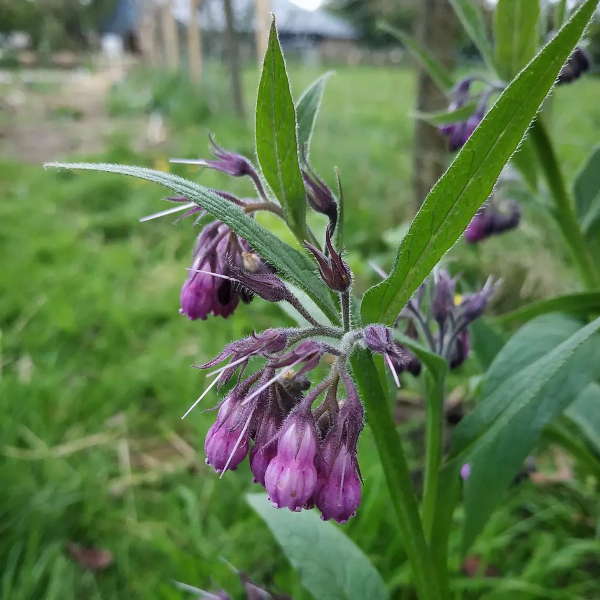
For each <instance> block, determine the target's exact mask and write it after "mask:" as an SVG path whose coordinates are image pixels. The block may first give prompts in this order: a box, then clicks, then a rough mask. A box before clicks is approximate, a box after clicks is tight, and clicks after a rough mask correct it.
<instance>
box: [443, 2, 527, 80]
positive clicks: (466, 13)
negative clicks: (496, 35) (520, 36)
mask: <svg viewBox="0 0 600 600" xmlns="http://www.w3.org/2000/svg"><path fill="white" fill-rule="evenodd" d="M526 1H527V2H529V1H530V0H526ZM531 1H533V0H531ZM450 4H451V5H452V8H453V9H454V12H455V13H456V16H457V17H458V20H459V21H460V22H461V24H462V26H463V28H464V30H465V31H466V32H467V34H468V36H469V37H470V38H471V40H473V43H474V44H475V45H476V46H477V48H478V49H479V52H480V53H481V56H482V57H483V60H484V61H485V62H486V64H487V66H488V67H489V68H490V69H492V70H494V57H493V53H492V46H491V44H490V40H489V38H488V34H487V30H486V26H485V21H484V20H483V14H482V13H481V10H480V8H479V7H478V6H476V5H475V3H474V2H472V1H471V0H450Z"/></svg>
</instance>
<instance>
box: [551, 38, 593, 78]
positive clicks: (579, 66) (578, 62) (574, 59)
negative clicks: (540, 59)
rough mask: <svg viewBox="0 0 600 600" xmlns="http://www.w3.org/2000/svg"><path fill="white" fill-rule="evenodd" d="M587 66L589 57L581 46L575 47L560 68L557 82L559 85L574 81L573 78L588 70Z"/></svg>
mask: <svg viewBox="0 0 600 600" xmlns="http://www.w3.org/2000/svg"><path fill="white" fill-rule="evenodd" d="M589 68H590V59H589V57H588V55H587V52H586V51H585V50H584V49H583V48H580V47H577V48H575V50H573V52H572V54H571V56H569V58H568V59H567V62H566V63H565V64H564V66H563V68H562V69H561V70H560V73H559V74H558V80H557V83H558V84H559V85H560V84H564V83H571V82H572V81H575V79H579V77H581V75H582V74H583V73H585V72H586V71H588V70H589Z"/></svg>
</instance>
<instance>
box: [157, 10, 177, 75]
mask: <svg viewBox="0 0 600 600" xmlns="http://www.w3.org/2000/svg"><path fill="white" fill-rule="evenodd" d="M161 13H162V36H163V44H164V49H165V59H166V63H167V68H168V69H170V70H172V71H176V70H177V69H178V68H179V36H178V31H177V23H176V22H175V17H174V16H173V2H172V0H167V2H165V3H164V4H163V7H162V11H161Z"/></svg>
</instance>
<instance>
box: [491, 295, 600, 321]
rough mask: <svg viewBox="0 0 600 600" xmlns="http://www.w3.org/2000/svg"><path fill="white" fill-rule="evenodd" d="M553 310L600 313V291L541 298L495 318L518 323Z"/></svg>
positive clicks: (582, 313)
mask: <svg viewBox="0 0 600 600" xmlns="http://www.w3.org/2000/svg"><path fill="white" fill-rule="evenodd" d="M552 312H565V313H570V314H577V315H587V314H590V313H600V292H579V293H577V294H567V295H565V296H557V297H556V298H549V299H547V300H539V301H537V302H532V303H531V304H526V305H525V306H522V307H521V308H517V309H516V310H513V311H512V312H509V313H506V314H503V315H500V316H498V317H496V318H495V319H494V321H496V322H497V323H502V324H506V323H518V322H520V321H521V322H522V321H528V320H529V319H533V318H534V317H537V316H539V315H543V314H546V313H552Z"/></svg>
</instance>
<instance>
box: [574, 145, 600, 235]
mask: <svg viewBox="0 0 600 600" xmlns="http://www.w3.org/2000/svg"><path fill="white" fill-rule="evenodd" d="M573 193H574V195H575V206H576V209H577V217H578V219H579V223H580V224H581V228H582V229H583V231H584V232H585V233H588V234H589V233H591V231H592V229H594V227H595V225H597V224H598V221H600V146H598V147H596V148H594V150H593V151H592V153H591V154H590V156H589V157H588V159H587V161H586V162H585V165H584V166H583V168H582V169H581V171H579V173H578V174H577V177H576V178H575V183H574V184H573Z"/></svg>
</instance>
